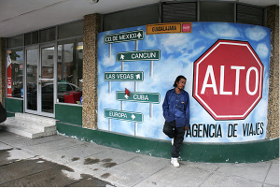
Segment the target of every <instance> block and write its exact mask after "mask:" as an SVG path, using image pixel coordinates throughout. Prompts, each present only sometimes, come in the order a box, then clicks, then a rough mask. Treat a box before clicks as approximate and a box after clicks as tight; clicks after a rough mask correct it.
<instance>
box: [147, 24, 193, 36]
mask: <svg viewBox="0 0 280 189" xmlns="http://www.w3.org/2000/svg"><path fill="white" fill-rule="evenodd" d="M191 32H192V23H191V22H173V23H160V24H148V25H146V34H147V35H152V34H165V33H191Z"/></svg>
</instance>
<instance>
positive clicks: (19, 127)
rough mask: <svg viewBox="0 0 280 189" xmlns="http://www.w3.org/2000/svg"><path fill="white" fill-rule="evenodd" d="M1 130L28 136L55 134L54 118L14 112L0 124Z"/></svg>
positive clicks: (38, 136)
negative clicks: (12, 115)
mask: <svg viewBox="0 0 280 189" xmlns="http://www.w3.org/2000/svg"><path fill="white" fill-rule="evenodd" d="M1 126H2V129H3V130H6V131H8V132H11V133H15V134H18V135H21V136H24V137H28V138H40V137H44V136H51V135H56V120H55V119H52V118H46V117H42V116H36V115H31V114H25V113H23V114H22V113H16V115H15V117H8V118H7V120H6V121H5V122H3V123H1V124H0V127H1Z"/></svg>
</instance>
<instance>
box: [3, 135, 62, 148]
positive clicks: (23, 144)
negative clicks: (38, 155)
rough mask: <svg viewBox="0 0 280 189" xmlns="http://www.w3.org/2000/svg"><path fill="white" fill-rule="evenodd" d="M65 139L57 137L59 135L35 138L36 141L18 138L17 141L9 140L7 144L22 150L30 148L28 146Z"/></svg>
mask: <svg viewBox="0 0 280 189" xmlns="http://www.w3.org/2000/svg"><path fill="white" fill-rule="evenodd" d="M63 138H64V137H61V136H57V135H54V136H48V137H42V138H35V139H31V138H27V137H19V138H16V140H9V141H8V142H7V143H8V144H10V145H12V146H16V147H18V148H21V147H28V146H33V145H37V144H42V143H46V142H49V141H57V140H60V139H63Z"/></svg>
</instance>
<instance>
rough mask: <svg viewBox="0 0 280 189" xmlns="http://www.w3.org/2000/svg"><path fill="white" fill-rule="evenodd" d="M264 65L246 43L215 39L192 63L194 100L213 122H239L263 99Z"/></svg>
mask: <svg viewBox="0 0 280 189" xmlns="http://www.w3.org/2000/svg"><path fill="white" fill-rule="evenodd" d="M262 82H263V65H262V62H261V61H260V59H259V57H258V56H257V54H256V53H255V51H254V49H253V48H252V47H251V46H250V44H249V43H248V42H244V41H232V40H218V41H217V42H216V43H215V44H214V45H213V46H212V47H211V48H210V49H208V50H207V51H206V52H205V53H204V54H203V55H202V56H201V57H200V58H199V59H197V60H196V61H195V62H194V81H193V97H194V98H195V99H196V100H197V101H198V102H199V103H200V104H201V105H202V106H203V107H204V108H205V109H206V110H207V111H208V113H209V114H210V115H211V116H212V117H213V118H214V119H215V120H240V119H245V118H246V117H247V115H248V114H249V113H250V112H251V111H252V110H253V109H254V108H255V106H256V105H257V103H258V102H259V101H260V99H261V98H262Z"/></svg>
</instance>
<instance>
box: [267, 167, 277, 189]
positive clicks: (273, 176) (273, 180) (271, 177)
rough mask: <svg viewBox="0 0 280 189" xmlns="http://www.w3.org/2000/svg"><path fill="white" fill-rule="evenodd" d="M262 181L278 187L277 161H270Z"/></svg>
mask: <svg viewBox="0 0 280 189" xmlns="http://www.w3.org/2000/svg"><path fill="white" fill-rule="evenodd" d="M264 182H265V184H269V185H273V186H278V187H279V162H278V163H276V162H275V163H273V162H272V165H271V168H270V170H269V172H268V175H267V177H266V179H265V181H264Z"/></svg>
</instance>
